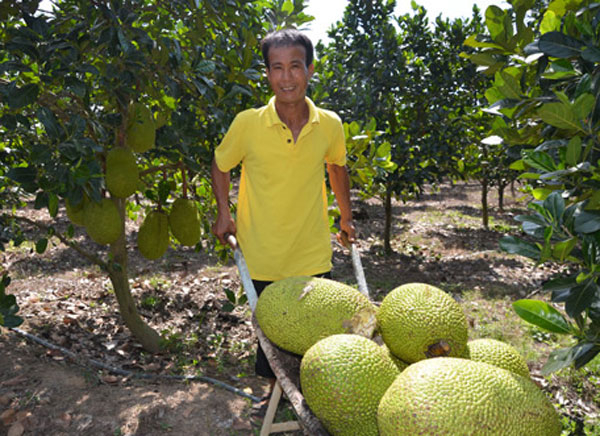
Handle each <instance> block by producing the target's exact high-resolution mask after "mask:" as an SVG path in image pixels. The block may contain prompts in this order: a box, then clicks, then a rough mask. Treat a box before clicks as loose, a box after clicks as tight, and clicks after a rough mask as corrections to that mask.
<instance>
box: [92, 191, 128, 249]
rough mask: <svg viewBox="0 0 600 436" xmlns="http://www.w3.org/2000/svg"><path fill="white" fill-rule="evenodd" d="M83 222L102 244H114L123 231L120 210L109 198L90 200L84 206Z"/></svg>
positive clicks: (94, 238)
mask: <svg viewBox="0 0 600 436" xmlns="http://www.w3.org/2000/svg"><path fill="white" fill-rule="evenodd" d="M83 223H84V225H85V230H86V232H87V234H88V235H89V236H90V238H92V239H93V240H94V241H96V242H97V243H98V244H102V245H106V244H112V243H113V242H115V241H116V240H117V239H119V237H120V236H121V233H122V232H123V222H122V220H121V215H120V214H119V210H118V209H117V206H115V203H113V202H112V200H109V199H108V198H103V199H102V200H101V201H100V202H96V201H88V202H87V203H86V204H85V206H84V208H83Z"/></svg>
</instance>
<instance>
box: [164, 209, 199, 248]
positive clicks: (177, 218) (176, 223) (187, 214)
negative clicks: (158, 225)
mask: <svg viewBox="0 0 600 436" xmlns="http://www.w3.org/2000/svg"><path fill="white" fill-rule="evenodd" d="M169 227H170V228H171V233H172V234H173V237H174V238H175V239H177V241H178V242H179V243H180V244H181V245H187V246H188V247H192V246H194V245H196V244H197V243H198V241H199V240H200V219H199V218H198V209H197V208H196V204H195V203H194V202H193V201H192V200H188V199H185V198H178V199H177V200H175V201H174V202H173V206H171V212H170V213H169Z"/></svg>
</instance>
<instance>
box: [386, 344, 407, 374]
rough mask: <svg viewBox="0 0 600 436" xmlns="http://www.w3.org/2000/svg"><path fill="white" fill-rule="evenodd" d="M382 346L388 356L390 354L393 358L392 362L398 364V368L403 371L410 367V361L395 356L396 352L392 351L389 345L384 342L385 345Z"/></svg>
mask: <svg viewBox="0 0 600 436" xmlns="http://www.w3.org/2000/svg"><path fill="white" fill-rule="evenodd" d="M381 348H382V349H383V350H384V351H385V352H386V353H387V355H388V356H390V359H392V362H394V365H396V368H398V370H399V371H400V372H402V371H404V370H405V369H406V368H408V363H406V362H405V361H404V360H402V359H399V358H398V357H396V356H394V353H392V352H391V351H390V349H389V348H388V346H387V345H385V344H383V345H381Z"/></svg>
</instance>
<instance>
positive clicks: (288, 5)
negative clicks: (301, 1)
mask: <svg viewBox="0 0 600 436" xmlns="http://www.w3.org/2000/svg"><path fill="white" fill-rule="evenodd" d="M281 10H282V11H283V12H285V13H286V14H288V15H289V14H291V13H292V12H294V3H293V2H292V1H291V0H286V1H285V2H284V3H283V6H282V7H281Z"/></svg>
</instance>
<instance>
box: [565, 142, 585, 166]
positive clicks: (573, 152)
mask: <svg viewBox="0 0 600 436" xmlns="http://www.w3.org/2000/svg"><path fill="white" fill-rule="evenodd" d="M580 157H581V138H580V137H579V136H575V137H573V138H572V139H571V140H570V141H569V144H568V145H567V153H566V154H565V160H566V161H567V164H569V165H570V166H575V165H577V164H578V163H579V159H580Z"/></svg>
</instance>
